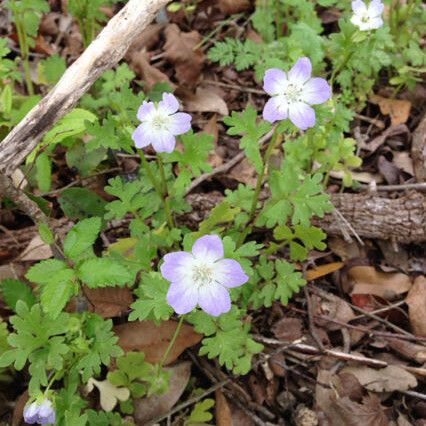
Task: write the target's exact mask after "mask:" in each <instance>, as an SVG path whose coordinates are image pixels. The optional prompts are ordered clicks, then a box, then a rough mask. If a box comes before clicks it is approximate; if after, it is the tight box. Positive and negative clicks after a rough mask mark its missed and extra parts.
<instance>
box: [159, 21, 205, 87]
mask: <svg viewBox="0 0 426 426" xmlns="http://www.w3.org/2000/svg"><path fill="white" fill-rule="evenodd" d="M164 35H165V37H166V43H165V44H164V57H165V58H166V59H167V60H169V61H170V62H171V63H172V64H173V65H174V68H175V72H176V79H177V80H178V82H179V83H180V84H181V85H183V86H189V87H193V86H195V84H196V83H197V82H198V80H199V78H200V75H201V70H202V68H203V66H204V61H205V59H206V57H205V55H204V53H203V52H201V51H200V50H199V49H197V50H194V47H196V46H197V45H198V44H199V43H200V41H201V40H202V37H201V35H200V34H199V32H198V31H191V32H188V33H185V32H183V31H181V30H180V29H179V27H178V26H177V25H176V24H169V25H168V26H167V27H166V29H165V30H164Z"/></svg>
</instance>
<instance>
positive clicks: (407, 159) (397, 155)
mask: <svg viewBox="0 0 426 426" xmlns="http://www.w3.org/2000/svg"><path fill="white" fill-rule="evenodd" d="M393 162H394V164H395V166H397V167H398V168H399V169H401V170H403V171H404V172H405V173H408V174H409V175H411V176H414V166H413V160H412V158H411V156H410V154H409V153H408V152H406V151H396V152H394V153H393Z"/></svg>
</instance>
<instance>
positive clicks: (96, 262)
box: [78, 257, 134, 288]
mask: <svg viewBox="0 0 426 426" xmlns="http://www.w3.org/2000/svg"><path fill="white" fill-rule="evenodd" d="M78 276H79V278H80V279H81V280H82V281H83V282H84V283H85V284H87V286H88V287H90V288H99V287H111V286H116V285H117V286H120V287H123V286H124V285H126V284H130V283H132V281H133V280H134V277H133V274H132V273H131V272H130V271H129V270H128V269H127V268H126V267H125V266H124V265H122V264H120V263H118V262H117V261H115V260H114V259H112V258H110V257H95V258H92V259H88V260H85V261H84V262H83V263H82V264H81V265H79V267H78Z"/></svg>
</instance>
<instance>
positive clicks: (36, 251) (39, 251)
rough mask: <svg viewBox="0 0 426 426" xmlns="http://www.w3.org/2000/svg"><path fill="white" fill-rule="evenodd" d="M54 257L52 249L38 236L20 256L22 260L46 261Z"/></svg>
mask: <svg viewBox="0 0 426 426" xmlns="http://www.w3.org/2000/svg"><path fill="white" fill-rule="evenodd" d="M52 256H53V253H52V249H51V248H50V246H49V245H48V244H46V243H45V242H44V241H43V240H42V239H41V237H40V235H38V234H37V235H36V236H35V237H34V238H33V239H32V240H31V241H30V242H29V243H28V245H27V247H25V250H24V251H23V253H22V254H21V256H20V260H23V261H30V260H45V259H50V258H51V257H52Z"/></svg>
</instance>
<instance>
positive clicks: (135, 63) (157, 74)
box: [128, 51, 175, 90]
mask: <svg viewBox="0 0 426 426" xmlns="http://www.w3.org/2000/svg"><path fill="white" fill-rule="evenodd" d="M128 58H129V64H130V68H131V69H132V70H133V71H134V72H135V73H136V74H137V75H139V76H140V77H141V78H142V79H143V80H144V82H145V84H146V88H147V89H148V90H151V88H152V87H153V86H154V84H156V83H161V82H166V83H168V84H169V85H170V86H171V87H172V88H174V87H175V85H174V84H173V83H172V82H171V81H170V80H169V77H167V75H166V74H164V73H163V72H161V71H160V70H159V69H158V68H155V67H154V66H152V65H151V64H150V63H149V59H148V55H147V53H146V52H144V51H133V52H132V53H129V54H128Z"/></svg>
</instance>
